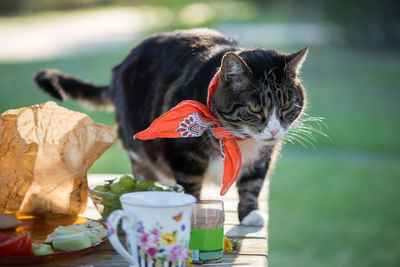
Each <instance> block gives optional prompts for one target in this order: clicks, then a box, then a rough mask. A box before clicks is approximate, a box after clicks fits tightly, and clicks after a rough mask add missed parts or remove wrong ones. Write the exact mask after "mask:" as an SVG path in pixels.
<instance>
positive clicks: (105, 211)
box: [90, 175, 179, 218]
mask: <svg viewBox="0 0 400 267" xmlns="http://www.w3.org/2000/svg"><path fill="white" fill-rule="evenodd" d="M175 189H178V190H179V186H177V187H175V188H174V187H168V186H165V188H163V187H161V186H158V185H156V184H155V183H154V182H151V181H148V180H141V179H135V178H132V177H131V176H129V175H124V176H122V177H120V178H119V179H118V178H115V179H113V180H107V182H106V183H105V184H101V185H97V186H95V187H94V188H93V189H92V190H91V192H90V193H91V198H92V199H93V202H94V204H95V205H96V207H97V209H98V210H99V212H100V213H101V215H102V216H103V218H107V217H108V215H109V214H110V213H111V212H112V211H114V210H117V209H121V203H120V201H119V197H120V195H121V194H125V193H129V192H138V191H174V190H175Z"/></svg>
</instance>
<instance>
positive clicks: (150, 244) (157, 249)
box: [136, 222, 189, 265]
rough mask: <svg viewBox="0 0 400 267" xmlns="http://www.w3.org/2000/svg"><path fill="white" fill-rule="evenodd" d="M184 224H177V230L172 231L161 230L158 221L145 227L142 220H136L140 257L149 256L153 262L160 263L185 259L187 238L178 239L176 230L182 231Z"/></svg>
mask: <svg viewBox="0 0 400 267" xmlns="http://www.w3.org/2000/svg"><path fill="white" fill-rule="evenodd" d="M185 228H186V227H185V226H184V227H182V225H178V229H179V230H175V231H173V232H163V227H162V226H161V224H160V223H158V222H157V223H156V224H155V225H154V226H153V227H150V228H148V229H145V228H144V226H143V222H138V224H137V228H136V232H137V240H139V244H138V249H139V255H140V257H147V258H148V257H150V258H151V259H152V261H153V262H155V263H158V265H162V264H163V263H164V262H165V261H171V262H174V264H176V263H177V262H179V261H183V262H185V261H186V258H187V251H188V246H187V245H183V244H188V243H189V242H186V241H188V240H184V239H183V238H181V239H180V240H178V231H182V232H183V231H184V230H185Z"/></svg>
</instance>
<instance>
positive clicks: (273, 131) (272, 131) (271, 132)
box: [269, 129, 279, 137]
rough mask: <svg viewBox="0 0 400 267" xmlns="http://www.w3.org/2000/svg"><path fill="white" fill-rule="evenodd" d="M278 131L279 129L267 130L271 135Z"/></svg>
mask: <svg viewBox="0 0 400 267" xmlns="http://www.w3.org/2000/svg"><path fill="white" fill-rule="evenodd" d="M278 132H279V129H276V130H271V131H269V133H270V134H271V135H272V137H274V136H275V135H277V133H278Z"/></svg>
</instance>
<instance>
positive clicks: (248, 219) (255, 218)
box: [240, 210, 268, 226]
mask: <svg viewBox="0 0 400 267" xmlns="http://www.w3.org/2000/svg"><path fill="white" fill-rule="evenodd" d="M267 220H268V215H267V214H266V213H265V212H262V211H260V210H252V211H251V212H250V213H249V214H247V215H246V216H245V217H244V218H243V220H242V221H241V222H240V224H242V225H257V226H263V225H264V224H266V223H267Z"/></svg>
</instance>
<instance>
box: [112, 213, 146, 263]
mask: <svg viewBox="0 0 400 267" xmlns="http://www.w3.org/2000/svg"><path fill="white" fill-rule="evenodd" d="M121 219H126V220H124V221H123V223H122V228H123V229H124V230H125V231H129V229H132V228H133V226H134V225H135V220H134V219H133V218H132V217H131V216H130V215H129V214H127V213H126V212H125V211H123V210H115V211H113V212H112V213H111V214H110V215H109V216H108V219H107V230H108V239H109V240H110V242H111V245H112V246H113V247H114V249H115V250H116V251H117V252H118V253H119V254H120V255H121V256H122V257H123V258H124V259H125V260H126V261H127V262H128V263H129V264H130V265H133V266H139V263H138V261H137V260H136V259H135V258H134V257H132V255H131V254H129V252H128V251H127V250H126V249H125V248H124V246H123V245H122V244H121V242H120V241H119V238H118V224H119V221H120V220H121ZM132 243H133V248H136V239H135V238H133V239H132Z"/></svg>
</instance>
